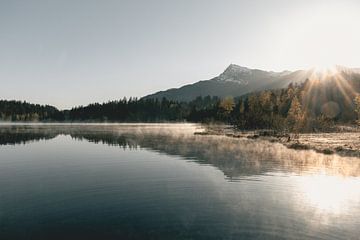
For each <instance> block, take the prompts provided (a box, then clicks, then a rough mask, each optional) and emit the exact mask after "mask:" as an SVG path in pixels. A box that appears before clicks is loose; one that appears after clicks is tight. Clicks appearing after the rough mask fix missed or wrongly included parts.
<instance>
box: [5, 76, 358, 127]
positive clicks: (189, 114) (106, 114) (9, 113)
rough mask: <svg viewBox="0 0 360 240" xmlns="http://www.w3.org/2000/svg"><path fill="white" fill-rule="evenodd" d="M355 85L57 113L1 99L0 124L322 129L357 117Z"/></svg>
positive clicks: (311, 85)
mask: <svg viewBox="0 0 360 240" xmlns="http://www.w3.org/2000/svg"><path fill="white" fill-rule="evenodd" d="M359 89H360V85H359V81H356V80H355V79H354V80H351V79H350V80H344V79H337V78H330V79H326V80H324V79H313V80H306V81H305V82H304V83H302V84H290V85H289V86H288V87H287V88H285V89H277V90H264V91H259V92H255V93H251V94H247V95H244V96H241V97H237V98H233V97H227V98H222V99H221V98H218V97H210V96H206V97H202V96H199V97H197V98H196V99H195V100H193V101H190V102H178V101H170V100H167V99H166V98H163V99H161V100H159V99H142V98H141V99H137V98H129V99H126V98H123V99H121V100H118V101H109V102H106V103H101V104H100V103H93V104H89V105H87V106H79V107H74V108H72V109H70V110H62V111H61V110H58V109H57V108H55V107H53V106H49V105H45V106H43V105H39V104H30V103H27V102H21V101H6V100H0V120H2V121H20V122H63V121H65V122H185V121H186V122H207V123H209V122H212V123H216V122H222V123H229V124H232V125H234V126H236V127H238V128H240V129H274V130H286V131H290V132H313V131H326V130H329V129H331V128H332V127H333V126H335V125H336V124H346V123H349V124H354V123H357V120H358V119H359V117H360V97H359V95H358V92H359V91H358V90H359Z"/></svg>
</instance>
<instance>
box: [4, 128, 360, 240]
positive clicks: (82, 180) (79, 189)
mask: <svg viewBox="0 0 360 240" xmlns="http://www.w3.org/2000/svg"><path fill="white" fill-rule="evenodd" d="M202 129H203V127H202V126H201V125H195V124H110V125H103V124H98V125H66V124H64V125H2V126H0V236H1V239H50V238H51V239H239V238H241V239H299V238H302V239H304V238H306V239H309V238H310V239H358V229H359V227H360V220H358V216H360V161H359V159H358V158H348V157H340V156H337V155H323V154H319V153H316V152H314V151H296V150H291V149H287V148H286V147H284V146H283V145H281V144H277V143H270V142H267V141H261V140H251V139H242V138H240V139H236V138H228V137H223V136H199V135H194V132H198V131H202ZM20 226H21V227H20Z"/></svg>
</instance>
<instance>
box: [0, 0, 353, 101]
mask: <svg viewBox="0 0 360 240" xmlns="http://www.w3.org/2000/svg"><path fill="white" fill-rule="evenodd" d="M359 13H360V4H359V3H357V1H355V0H354V1H351V0H349V1H346V0H345V1H340V0H339V1H334V0H333V1H332V0H327V1H325V0H318V1H316V0H313V1H310V0H309V1H304V0H301V1H300V0H294V1H285V0H284V1H282V0H274V1H271V0H267V1H266V0H263V1H260V0H251V1H250V0H249V1H240V0H239V1H226V0H219V1H211V0H208V1H205V0H203V1H201V0H181V1H180V0H179V1H171V0H163V1H160V0H154V1H150V0H143V1H137V0H129V1H125V0H124V1H121V0H117V1H115V0H114V1H109V0H104V1H100V0H99V1H91V0H59V1H51V0H44V1H35V0H23V1H18V0H9V1H7V0H0V98H5V99H18V100H27V101H30V102H35V103H48V104H52V105H55V106H57V107H59V108H69V107H71V106H74V105H80V104H82V105H84V104H88V103H90V102H95V101H98V102H103V101H107V100H114V99H119V98H122V97H123V96H137V97H141V96H144V95H146V94H149V93H152V92H155V91H158V90H164V89H167V88H171V87H179V86H181V85H184V84H188V83H192V82H196V81H198V80H205V79H209V78H212V77H214V76H216V75H218V74H219V73H221V72H222V71H223V70H224V69H225V68H226V66H227V65H228V64H230V63H235V64H239V65H242V66H246V67H250V68H260V69H265V70H275V71H282V70H285V69H288V70H295V69H303V68H308V67H311V66H314V65H330V64H341V65H346V66H349V67H360V58H359V56H360V45H359V43H360V27H359V26H358V24H359V23H360V14H359Z"/></svg>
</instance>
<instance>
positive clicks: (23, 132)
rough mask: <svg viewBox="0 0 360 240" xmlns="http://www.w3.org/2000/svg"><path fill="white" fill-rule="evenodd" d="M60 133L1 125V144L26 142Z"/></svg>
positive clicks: (53, 136)
mask: <svg viewBox="0 0 360 240" xmlns="http://www.w3.org/2000/svg"><path fill="white" fill-rule="evenodd" d="M57 135H58V133H56V132H53V131H42V130H39V129H34V128H31V129H29V128H26V127H18V126H6V127H3V126H2V127H0V145H14V144H25V143H28V142H33V141H40V140H45V139H52V138H55V137H56V136H57Z"/></svg>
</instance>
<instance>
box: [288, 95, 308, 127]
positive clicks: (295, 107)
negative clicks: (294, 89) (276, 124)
mask: <svg viewBox="0 0 360 240" xmlns="http://www.w3.org/2000/svg"><path fill="white" fill-rule="evenodd" d="M304 115H305V114H304V112H303V110H302V107H301V103H300V101H299V99H298V98H297V96H295V97H294V98H293V99H292V101H291V105H290V109H289V112H288V115H287V118H286V120H287V123H288V126H289V129H290V130H291V131H294V132H299V131H300V130H301V129H302V127H303V125H304Z"/></svg>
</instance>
